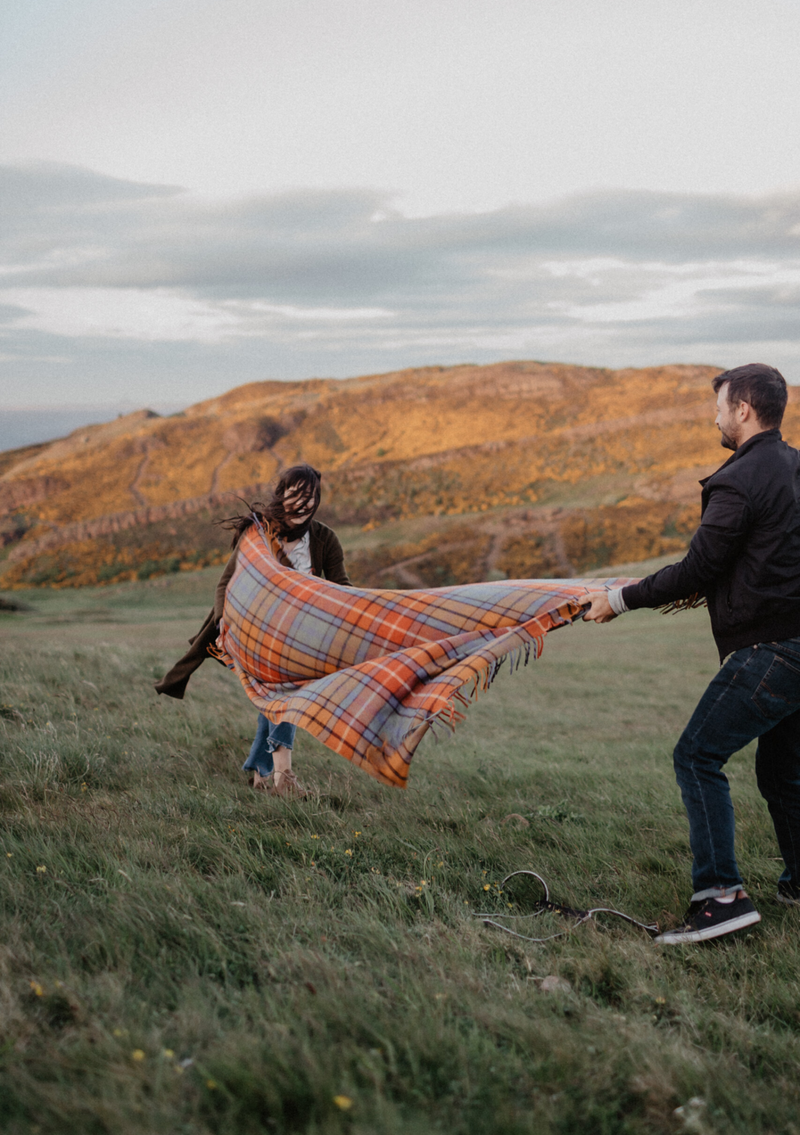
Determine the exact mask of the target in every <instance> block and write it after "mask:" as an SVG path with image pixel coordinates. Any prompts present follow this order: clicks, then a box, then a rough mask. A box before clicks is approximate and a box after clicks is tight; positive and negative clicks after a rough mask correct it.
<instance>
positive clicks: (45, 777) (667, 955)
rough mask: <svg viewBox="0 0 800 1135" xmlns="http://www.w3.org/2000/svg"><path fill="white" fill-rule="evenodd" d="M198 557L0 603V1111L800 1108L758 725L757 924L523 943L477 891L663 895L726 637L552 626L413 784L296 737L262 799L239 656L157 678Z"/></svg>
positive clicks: (740, 1119) (643, 907)
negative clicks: (182, 684) (685, 762)
mask: <svg viewBox="0 0 800 1135" xmlns="http://www.w3.org/2000/svg"><path fill="white" fill-rule="evenodd" d="M216 574H217V571H216V569H211V570H210V571H209V572H199V573H197V574H182V575H180V576H170V577H167V578H165V579H161V580H151V581H148V582H145V583H139V584H129V585H124V586H117V587H106V588H99V589H96V590H86V591H80V592H69V593H68V592H64V591H61V592H48V591H46V590H45V591H36V592H27V593H26V594H25V596H24V598H25V601H26V602H28V603H29V604H30V605H31V606H32V607H33V610H32V611H30V612H26V613H21V614H17V615H3V614H0V635H1V636H2V641H3V644H4V648H5V649H4V651H3V658H2V663H0V668H1V672H2V692H0V703H2V706H1V707H0V753H1V754H2V764H1V765H0V769H1V779H0V806H1V808H2V821H1V826H0V902H1V903H2V912H3V923H2V926H3V934H2V945H1V946H0V1128H1V1129H2V1130H4V1131H8V1132H11V1133H17V1132H19V1133H21V1132H41V1133H48V1132H53V1133H58V1135H64V1133H75V1135H78V1133H80V1135H84V1133H86V1135H94V1133H101V1132H114V1133H117V1132H125V1133H127V1132H131V1133H133V1132H136V1133H141V1132H169V1133H179V1132H192V1133H195V1132H198V1133H205V1132H214V1133H217V1132H219V1133H226V1135H227V1133H230V1135H234V1133H235V1135H249V1133H251V1132H252V1133H255V1132H309V1133H312V1132H313V1133H319V1135H322V1133H328V1132H331V1133H333V1132H337V1133H338V1132H347V1133H353V1135H371V1133H373V1132H380V1133H383V1132H386V1133H397V1135H412V1133H414V1135H427V1133H428V1132H431V1131H438V1130H441V1131H443V1132H448V1133H457V1135H461V1133H463V1135H482V1133H495V1132H499V1133H503V1135H505V1133H509V1135H517V1133H519V1135H523V1133H525V1135H528V1133H530V1135H540V1133H544V1135H548V1133H550V1132H553V1133H556V1132H557V1133H571V1132H576V1133H577V1132H580V1133H582V1135H583V1133H586V1132H591V1133H595V1132H598V1133H603V1135H606V1133H607V1135H611V1133H617V1132H620V1133H622V1132H625V1133H627V1132H631V1133H634V1132H635V1133H639V1132H671V1131H679V1130H685V1131H695V1132H701V1133H702V1132H754V1131H758V1132H761V1131H763V1132H776V1133H777V1132H787V1133H792V1132H794V1133H797V1132H800V1121H798V1119H797V1114H798V1102H799V1101H798V1097H799V1096H800V1092H799V1091H798V1076H797V1068H798V1060H799V1059H800V1009H799V1007H798V984H797V975H798V970H799V968H800V948H798V931H800V912H798V911H793V910H791V909H786V908H783V907H780V906H779V905H778V904H776V903H774V901H773V895H774V891H775V881H776V879H777V875H778V873H779V870H780V868H779V864H778V863H777V862H776V861H775V857H776V856H777V849H776V847H775V843H774V838H773V834H772V830H771V825H770V822H769V819H768V816H767V812H766V808H765V806H764V805H763V802H762V801H761V798H760V796H759V795H758V791H757V789H756V786H755V781H754V775H753V768H752V754H751V753H744V754H741V755H739V756H737V757H736V758H734V760H733V761H732V762H731V774H732V787H733V792H734V796H735V800H736V805H737V818H738V824H739V827H738V840H739V852H740V863H741V866H742V868H743V870H744V872H745V876H746V878H747V880H748V887H749V890H750V892H751V894H752V895H753V897H754V899H755V901H756V902H757V904H758V905H759V908H760V909H761V912H762V916H763V921H762V923H761V925H760V926H759V927H757V928H755V929H754V930H753V931H752V932H745V933H743V934H740V935H738V936H733V937H732V938H731V939H728V940H722V941H720V942H718V943H716V944H713V943H712V944H707V945H705V946H700V947H693V948H689V947H682V948H676V949H672V950H669V949H659V948H658V947H655V946H654V945H653V944H652V943H651V941H650V940H649V939H648V938H647V936H646V935H644V934H643V933H642V932H640V931H637V930H636V929H634V928H632V927H628V926H625V925H623V924H621V923H618V924H615V923H614V922H613V921H611V920H609V921H608V922H606V923H605V924H604V925H602V926H601V925H597V926H596V925H592V924H590V925H586V926H582V927H579V928H577V929H576V930H575V931H574V933H572V934H570V935H568V936H567V937H564V938H560V939H556V940H555V941H552V942H549V943H547V944H546V945H543V946H537V945H534V944H532V943H527V942H524V941H521V940H518V939H514V938H511V937H509V936H506V935H503V934H501V933H500V932H498V931H495V930H492V929H490V928H486V927H485V926H484V925H483V924H482V922H481V920H480V919H479V918H476V917H475V913H476V912H480V911H494V912H498V913H500V912H503V911H508V909H509V908H508V906H507V904H508V902H515V901H516V904H517V905H516V907H515V908H514V909H515V910H516V911H517V912H518V911H520V910H524V908H525V895H524V894H523V890H522V888H520V887H519V886H518V887H517V888H516V889H513V888H510V889H509V890H508V891H507V892H506V893H500V892H501V887H500V883H501V880H502V879H503V877H504V875H506V874H507V873H508V872H510V871H513V870H516V869H520V868H532V869H535V870H537V871H539V872H540V873H541V874H542V875H543V876H544V877H545V878H546V879H547V880H548V882H549V884H550V887H551V891H552V893H553V896H554V897H555V898H556V899H558V900H560V901H562V902H567V903H569V904H571V905H575V906H579V907H586V906H592V905H610V906H617V907H620V908H621V909H623V910H625V911H627V912H628V913H630V914H631V915H633V916H635V917H637V918H641V919H642V920H650V919H655V918H658V919H660V920H661V922H662V924H664V923H674V922H675V921H676V920H677V919H678V918H679V916H680V915H681V913H682V912H683V909H684V908H685V904H686V902H687V899H688V897H689V892H690V885H689V849H688V839H687V830H686V823H685V819H684V817H683V813H682V808H681V805H680V801H679V798H678V793H677V789H676V788H675V786H674V783H673V775H672V769H671V749H672V745H673V744H674V740H675V738H676V736H677V734H678V733H679V731H680V729H681V728H682V725H683V724H684V723H685V720H686V718H687V717H688V715H689V713H690V711H691V709H692V707H693V704H694V702H695V701H696V699H697V696H698V695H699V693H700V691H701V690H702V688H703V684H704V682H705V681H707V679H708V678H709V677H710V675H711V674H712V673H713V672H714V669H715V666H716V659H715V655H714V649H713V644H712V641H711V638H710V633H709V631H708V626H707V617H706V615H705V614H704V613H703V612H690V613H685V614H681V615H676V616H672V617H668V618H664V617H663V616H660V615H655V614H651V613H648V612H642V613H635V614H632V615H629V616H626V617H625V618H624V619H620V620H618V621H617V622H615V623H613V624H612V625H610V626H608V627H602V628H601V627H594V626H585V627H584V626H577V627H573V628H571V629H567V630H562V631H559V632H557V633H555V634H554V635H553V636H551V638H550V640H549V641H548V642H547V643H546V644H545V651H544V655H543V657H542V659H541V660H540V661H539V662H536V663H532V664H531V665H530V666H529V667H528V669H527V670H523V671H521V672H519V673H518V674H516V675H514V676H513V677H511V676H509V675H507V674H504V675H502V676H501V678H500V679H498V681H497V683H496V684H495V686H494V687H493V688H492V690H491V691H490V692H489V693H487V694H486V695H484V696H481V698H480V700H479V702H478V704H477V705H476V706H474V707H473V708H472V709H471V710H470V711H469V714H468V718H467V721H466V722H465V723H464V724H463V725H462V726H460V727H459V730H458V732H457V733H456V734H455V735H454V736H450V735H447V736H445V737H444V738H443V739H442V740H441V741H439V742H435V741H434V740H433V739H432V738H430V737H429V738H427V739H426V741H425V742H424V743H423V745H422V746H421V748H420V750H419V752H418V754H417V756H416V758H415V762H414V766H413V769H412V775H411V784H410V787H409V789H408V791H407V792H405V793H401V792H398V791H393V790H391V789H386V788H383V787H381V786H380V785H378V784H376V783H375V782H373V781H371V780H370V779H369V778H367V777H366V776H365V775H364V774H362V773H360V772H358V771H357V770H355V769H353V768H351V767H350V766H349V765H348V764H347V763H346V762H345V761H343V760H342V759H341V758H339V757H337V756H335V755H334V754H331V753H329V752H327V750H325V749H324V748H323V747H322V746H320V745H319V744H318V743H317V742H315V741H314V740H313V739H311V738H310V737H308V736H307V735H300V736H299V746H298V751H297V758H296V762H295V766H296V768H297V769H298V771H299V774H300V776H301V779H302V780H303V781H304V782H305V783H307V784H309V785H310V786H312V787H313V792H312V795H311V796H310V798H309V799H307V800H306V801H304V802H284V801H281V800H276V799H272V798H269V797H264V796H260V795H259V796H256V795H255V794H254V793H253V792H252V791H251V790H249V789H248V787H247V784H246V781H245V777H244V774H243V773H241V772H240V771H239V767H240V765H241V763H242V761H243V759H244V755H245V753H246V751H247V748H248V746H249V742H250V739H251V736H252V732H253V728H254V724H255V713H254V711H253V709H252V708H251V707H250V705H249V703H248V702H247V700H246V698H245V696H244V694H243V693H242V691H241V689H240V688H239V687H238V684H237V683H236V682H235V680H234V679H233V678H232V676H231V675H230V674H229V673H227V672H226V671H225V670H223V668H222V667H219V666H217V665H215V664H213V663H211V662H209V663H207V664H206V665H205V666H204V667H203V668H202V670H201V671H200V672H199V673H198V674H197V675H196V677H195V679H193V682H192V684H191V685H190V687H189V692H188V694H187V698H186V700H185V701H184V702H174V701H170V700H168V699H165V698H156V696H155V695H154V693H153V691H152V688H151V683H152V681H153V680H154V678H155V677H157V676H160V675H161V673H163V671H164V670H165V669H166V668H167V666H168V665H169V664H170V663H171V662H172V661H173V660H174V658H175V657H176V656H177V655H178V654H180V653H181V652H182V650H183V641H184V640H185V638H186V637H187V636H188V635H189V634H190V633H191V632H192V631H193V630H195V629H196V626H197V625H199V622H200V620H201V619H202V617H203V615H204V614H205V612H206V610H207V609H208V606H210V601H211V591H212V589H213V582H214V579H215V577H216ZM512 814H516V816H521V817H522V818H523V820H527V822H528V826H525V825H524V824H523V823H522V822H521V821H520V820H519V819H518V818H515V817H512V818H511V819H508V817H509V816H512ZM487 887H488V888H489V889H488V890H486V888H487ZM538 923H541V925H539V924H538ZM516 925H517V927H518V929H520V930H521V931H522V932H523V933H528V934H532V935H536V936H539V935H541V934H542V933H546V932H548V930H549V931H551V932H552V931H554V930H556V929H559V928H560V924H559V923H558V922H557V921H556V920H555V919H554V918H551V919H549V920H548V921H547V922H546V923H545V921H544V920H534V921H528V922H525V921H523V922H519V923H516ZM549 975H557V976H559V977H561V978H562V979H564V980H565V981H566V982H568V983H569V986H570V988H569V990H567V989H562V990H560V991H559V990H557V991H555V992H544V991H542V989H541V981H540V980H539V979H541V978H543V977H546V976H549ZM337 1097H339V1100H338V1103H337ZM341 1097H346V1098H347V1100H348V1101H350V1102H351V1106H350V1107H346V1108H342V1107H341V1106H340V1104H341V1103H343V1102H346V1101H344V1100H343V1099H342V1098H341ZM692 1097H700V1098H702V1100H703V1101H704V1102H705V1106H704V1107H702V1108H701V1109H700V1110H696V1111H692V1112H690V1114H691V1118H690V1119H689V1120H688V1122H684V1121H682V1120H681V1118H680V1117H679V1116H675V1115H674V1114H673V1113H674V1110H675V1108H677V1107H679V1106H682V1105H685V1104H686V1103H687V1102H688V1101H689V1100H690V1099H691V1098H692ZM687 1114H689V1113H687Z"/></svg>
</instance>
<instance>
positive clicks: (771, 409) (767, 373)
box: [711, 363, 789, 430]
mask: <svg viewBox="0 0 800 1135" xmlns="http://www.w3.org/2000/svg"><path fill="white" fill-rule="evenodd" d="M726 382H727V384H728V389H727V391H726V394H727V398H728V405H729V406H738V405H739V403H740V402H747V403H748V405H750V406H752V407H753V413H754V414H755V416H756V417H757V418H758V420H759V422H760V423H761V425H762V426H765V427H766V429H768V430H772V429H775V428H776V427H777V426H779V425H780V424H781V422H782V421H783V411H784V410H785V409H786V402H787V399H788V397H789V395H788V392H787V390H786V379H785V378H784V377H783V375H782V374H781V372H780V371H779V370H776V369H775V367H768V366H767V365H766V364H765V363H748V364H747V365H746V366H743V367H734V369H733V370H726V371H723V372H722V374H718V375H717V377H716V378H715V379H714V381H713V382H712V384H711V385H712V386H713V387H714V393H715V394H718V393H719V389H720V387H721V386H724V385H725V383H726Z"/></svg>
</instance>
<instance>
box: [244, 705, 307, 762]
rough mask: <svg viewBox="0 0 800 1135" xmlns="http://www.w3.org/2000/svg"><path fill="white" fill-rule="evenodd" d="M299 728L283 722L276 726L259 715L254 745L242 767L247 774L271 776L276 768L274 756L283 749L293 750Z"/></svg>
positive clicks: (261, 714)
mask: <svg viewBox="0 0 800 1135" xmlns="http://www.w3.org/2000/svg"><path fill="white" fill-rule="evenodd" d="M296 732H297V726H296V725H291V724H290V723H289V722H288V721H281V722H280V724H279V725H276V724H275V723H274V722H273V721H270V720H269V719H268V718H266V717H265V716H264V714H263V713H259V715H258V726H257V728H256V735H255V738H254V740H253V744H252V745H251V746H250V755H249V756H248V758H247V760H246V761H245V762H244V764H243V765H242V768H243V769H244V771H245V772H253V771H254V770H255V771H257V772H258V774H259V776H269V775H270V773H271V772H272V770H273V768H274V762H273V760H272V754H273V752H274V750H275V749H280V748H281V747H283V748H285V749H291V748H292V747H293V745H294V735H295V733H296Z"/></svg>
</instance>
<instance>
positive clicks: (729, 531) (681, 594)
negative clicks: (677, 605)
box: [622, 485, 752, 611]
mask: <svg viewBox="0 0 800 1135" xmlns="http://www.w3.org/2000/svg"><path fill="white" fill-rule="evenodd" d="M751 523H752V516H751V509H750V504H749V502H748V500H747V498H746V497H744V496H743V495H742V493H740V492H738V491H737V490H736V489H734V488H732V487H730V486H728V485H719V486H717V487H715V488H714V489H713V491H712V492H711V496H710V498H709V501H708V504H707V505H706V509H705V512H704V513H703V519H702V521H701V523H700V527H699V528H698V529H697V531H696V532H695V534H694V536H693V537H692V542H691V543H690V545H689V550H688V551H687V553H686V555H685V556H684V558H683V559H682V560H681V561H680V563H677V564H670V565H669V566H668V567H665V568H662V569H661V570H660V571H657V572H655V573H654V574H653V575H648V576H646V577H645V578H644V579H641V580H639V582H638V583H632V584H629V585H628V587H623V589H622V598H623V599H624V601H625V604H626V606H627V607H628V608H629V609H630V610H632V611H633V610H636V608H637V607H660V606H662V604H664V603H674V602H676V601H677V600H679V599H688V598H690V596H692V595H705V594H706V590H707V589H708V587H709V586H712V585H713V584H714V583H715V582H716V581H717V580H718V579H719V578H720V577H721V576H723V575H725V573H726V572H727V571H728V570H729V569H730V567H731V564H732V562H733V560H734V559H735V558H736V555H737V553H738V552H739V550H740V548H741V547H742V544H743V543H744V541H745V539H746V537H747V533H748V531H749V529H750V526H751Z"/></svg>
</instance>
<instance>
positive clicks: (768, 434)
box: [700, 426, 782, 488]
mask: <svg viewBox="0 0 800 1135" xmlns="http://www.w3.org/2000/svg"><path fill="white" fill-rule="evenodd" d="M781 440H782V439H781V431H780V430H779V429H778V427H777V426H776V427H775V428H774V429H771V430H763V431H762V432H761V433H760V434H753V436H752V437H749V438H748V439H747V441H746V442H745V443H744V445H740V446H739V448H738V449H737V450H734V452H733V453H732V454H731V455H730V457H729V458H728V460H727V461H726V462H725V463H724V464H723V465H720V467H719V469H715V470H714V472H713V473H712V474H711V475H710V476H709V477H704V478H703V480H702V481H701V482H700V484H701V485H702V486H703V488H705V486H706V485H707V484H708V482H709V481H710V480H711V477H716V475H717V473H721V472H722V470H723V469H727V468H728V466H729V465H732V464H733V462H734V461H738V460H739V459H740V458H741V457H743V456H744V455H745V453H749V452H750V450H751V449H752V448H753V447H754V446H756V445H758V444H759V442H762V441H781Z"/></svg>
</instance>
